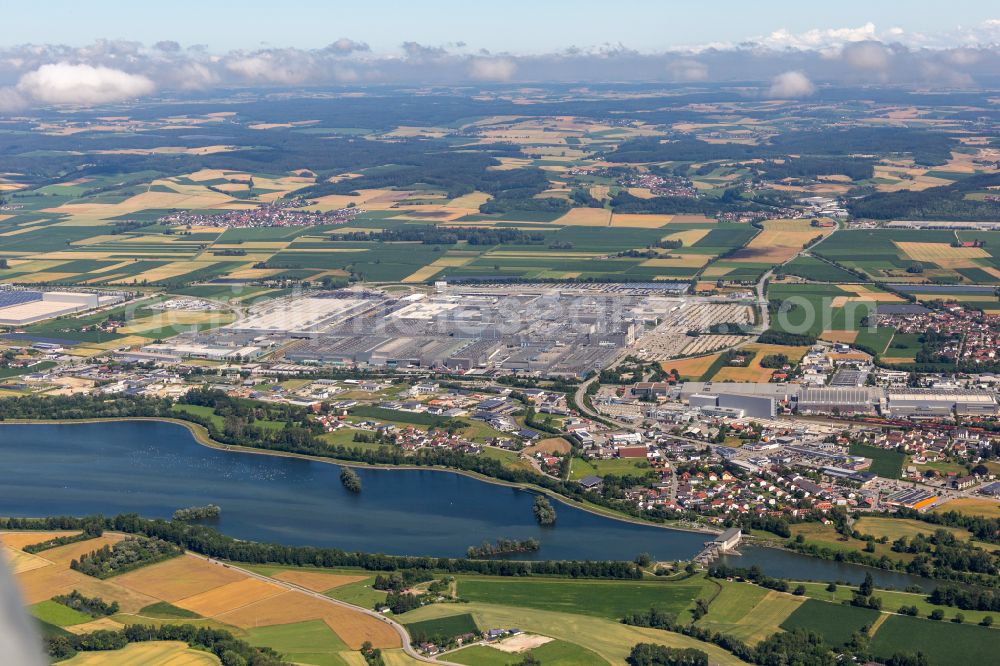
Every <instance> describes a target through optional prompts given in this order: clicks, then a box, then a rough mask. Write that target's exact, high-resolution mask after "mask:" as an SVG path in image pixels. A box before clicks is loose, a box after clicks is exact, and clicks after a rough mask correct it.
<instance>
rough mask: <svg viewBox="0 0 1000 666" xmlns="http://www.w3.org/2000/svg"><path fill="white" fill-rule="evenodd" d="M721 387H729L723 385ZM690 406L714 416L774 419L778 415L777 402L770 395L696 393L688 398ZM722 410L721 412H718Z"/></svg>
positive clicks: (719, 392)
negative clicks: (737, 415)
mask: <svg viewBox="0 0 1000 666" xmlns="http://www.w3.org/2000/svg"><path fill="white" fill-rule="evenodd" d="M720 386H727V385H725V384H721V385H720ZM688 404H689V405H691V406H692V407H697V408H699V409H701V410H702V411H703V412H705V413H711V414H712V415H725V416H733V415H736V414H739V415H740V416H739V417H740V418H742V417H753V418H759V419H766V418H772V417H773V416H774V415H775V414H776V407H775V400H774V397H773V396H768V395H748V394H739V393H728V392H722V391H718V392H714V393H695V394H694V395H691V396H689V397H688ZM717 410H721V411H717Z"/></svg>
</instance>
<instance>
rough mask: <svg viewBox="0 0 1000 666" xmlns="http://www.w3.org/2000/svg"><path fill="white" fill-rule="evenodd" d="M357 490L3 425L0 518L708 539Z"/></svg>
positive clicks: (558, 553) (381, 481)
mask: <svg viewBox="0 0 1000 666" xmlns="http://www.w3.org/2000/svg"><path fill="white" fill-rule="evenodd" d="M356 469H357V472H358V475H359V476H360V477H361V481H362V486H363V490H362V492H361V493H360V494H354V493H351V492H348V491H347V490H345V489H344V488H343V486H342V485H341V483H340V467H338V466H337V465H332V464H329V463H322V462H315V461H311V460H300V459H296V458H282V457H277V456H267V455H255V454H250V453H241V452H236V451H222V450H219V449H212V448H208V447H205V446H202V445H201V444H199V443H198V442H197V441H195V439H194V437H193V435H192V434H191V432H190V431H188V429H187V428H185V427H183V426H180V425H177V424H174V423H166V422H157V421H123V422H117V423H110V422H109V423H79V424H61V425H55V424H51V425H50V424H40V425H2V426H0V515H5V516H18V517H22V516H50V515H75V516H84V515H89V514H95V513H103V514H105V515H114V514H116V513H129V512H135V513H139V514H141V515H143V516H145V517H149V518H169V517H170V516H171V514H172V513H173V512H174V511H175V510H176V509H180V508H184V507H189V506H202V505H205V504H208V503H213V504H218V505H219V506H220V507H222V515H221V517H220V518H219V519H218V520H216V521H212V522H211V523H210V524H211V525H212V526H213V527H216V528H218V529H219V530H220V531H222V532H224V533H225V534H228V535H230V536H233V537H236V538H240V539H250V540H254V541H265V542H277V543H284V544H291V545H312V546H327V547H336V548H341V549H344V550H359V551H364V552H371V553H376V552H382V553H389V554H394V555H430V556H435V557H455V556H461V555H464V554H465V550H466V548H468V547H469V546H472V545H478V544H480V543H482V542H483V541H484V540H486V541H495V540H496V539H500V538H511V539H527V538H529V537H534V538H536V539H538V540H539V542H540V543H541V550H540V551H539V552H537V553H532V554H530V555H528V557H531V558H539V559H632V558H633V557H635V556H636V555H638V554H639V553H644V552H645V553H651V554H652V555H653V556H654V557H655V558H657V559H660V560H676V559H689V558H690V557H692V556H693V555H695V554H696V553H697V552H698V551H700V550H701V548H702V546H703V544H704V542H705V541H706V540H707V539H708V535H706V534H699V533H695V532H685V531H682V530H672V529H665V528H660V527H654V526H647V525H638V524H633V523H628V522H624V521H620V520H615V519H613V518H608V517H605V516H600V515H597V514H593V513H589V512H587V511H584V510H582V509H579V508H575V507H573V506H571V505H568V504H564V503H562V502H554V504H555V507H556V512H557V514H558V520H557V522H556V525H555V526H554V527H540V526H539V525H538V524H537V523H536V522H535V520H534V516H533V515H532V511H531V507H532V503H533V502H534V498H535V495H534V493H531V492H528V491H525V490H520V489H516V488H508V487H506V486H500V485H496V484H492V483H486V482H484V481H480V480H478V479H474V478H471V477H468V476H463V475H461V474H455V473H453V472H447V471H432V470H406V469H389V470H385V469H365V468H356ZM741 550H742V552H743V553H744V555H743V556H742V557H740V556H727V557H725V558H724V560H723V561H724V562H725V563H726V564H729V565H730V566H740V567H750V566H753V565H755V564H756V565H758V566H760V567H761V568H762V569H763V570H764V571H765V572H766V573H768V574H769V575H772V576H780V577H789V578H801V579H814V580H844V581H852V582H860V581H861V580H862V579H863V578H864V574H865V572H866V571H871V572H872V574H873V575H874V576H875V578H876V581H877V582H878V584H880V585H884V586H894V587H898V588H903V587H906V586H907V585H911V584H915V583H919V582H921V581H920V579H918V578H915V577H913V576H906V575H903V574H895V573H891V572H885V571H880V570H877V569H869V568H866V567H859V566H857V565H851V564H844V563H839V562H831V561H826V560H821V559H818V558H814V557H808V556H804V555H800V554H798V553H792V552H787V551H782V550H777V549H772V548H754V547H746V546H744V547H743V548H742V549H741Z"/></svg>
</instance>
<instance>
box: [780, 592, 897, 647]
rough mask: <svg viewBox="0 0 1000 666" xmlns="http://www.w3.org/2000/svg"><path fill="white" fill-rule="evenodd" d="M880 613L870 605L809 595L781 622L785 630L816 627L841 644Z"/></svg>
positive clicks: (814, 628) (869, 623) (817, 630)
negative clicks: (830, 602)
mask: <svg viewBox="0 0 1000 666" xmlns="http://www.w3.org/2000/svg"><path fill="white" fill-rule="evenodd" d="M878 616H879V612H878V611H877V610H872V609H870V608H856V607H854V606H845V605H843V604H829V603H826V602H823V601H816V600H815V599H807V600H806V601H805V603H803V604H802V605H801V606H799V607H798V608H797V609H796V610H795V612H793V613H792V614H791V615H789V616H788V618H786V619H785V621H784V622H782V623H781V628H782V629H785V630H786V631H792V630H795V629H807V630H809V631H814V632H816V633H818V634H820V635H821V636H823V639H824V640H825V641H826V642H827V643H828V644H829V645H833V646H841V645H844V644H845V643H847V641H849V640H850V639H851V634H853V633H854V632H856V631H860V630H861V628H862V627H865V626H868V625H871V624H872V623H874V622H875V620H877V619H878Z"/></svg>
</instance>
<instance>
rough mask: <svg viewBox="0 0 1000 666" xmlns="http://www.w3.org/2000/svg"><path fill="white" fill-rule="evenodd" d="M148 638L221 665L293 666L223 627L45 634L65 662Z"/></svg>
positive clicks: (171, 626) (54, 654)
mask: <svg viewBox="0 0 1000 666" xmlns="http://www.w3.org/2000/svg"><path fill="white" fill-rule="evenodd" d="M148 641H183V642H184V643H187V644H188V645H190V646H191V647H194V648H201V649H204V650H207V651H209V652H211V653H212V654H214V655H215V656H216V657H218V658H219V661H221V662H222V666H292V665H291V664H290V663H288V662H286V661H283V660H282V659H281V656H280V655H279V654H278V653H277V652H275V651H274V650H272V649H271V648H260V647H254V646H252V645H250V644H249V643H247V642H246V641H242V640H240V639H238V638H236V637H234V636H233V635H232V634H231V633H229V632H228V631H225V630H223V629H212V628H209V627H195V626H193V625H190V624H182V625H175V624H164V625H161V626H159V627H156V626H147V625H142V624H131V625H128V626H126V627H125V628H124V629H121V630H119V631H108V630H101V631H95V632H92V633H89V634H81V635H75V634H70V633H69V632H63V633H62V634H59V635H55V636H48V637H46V639H45V647H46V650H47V652H48V654H49V656H50V657H52V659H53V661H62V660H64V659H69V658H70V657H72V656H73V655H75V654H76V653H77V652H101V651H106V650H121V649H122V648H124V647H126V646H127V645H128V644H129V643H145V642H148Z"/></svg>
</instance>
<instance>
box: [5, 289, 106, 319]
mask: <svg viewBox="0 0 1000 666" xmlns="http://www.w3.org/2000/svg"><path fill="white" fill-rule="evenodd" d="M123 300H125V294H124V293H118V292H108V293H98V292H87V291H80V292H77V291H19V290H18V291H14V290H11V291H4V292H2V293H0V325H2V326H27V325H28V324H34V323H36V322H39V321H44V320H46V319H52V318H54V317H61V316H63V315H68V314H73V313H76V312H83V311H85V310H93V309H94V308H98V307H101V306H104V305H112V304H114V303H118V302H120V301H123Z"/></svg>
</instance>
